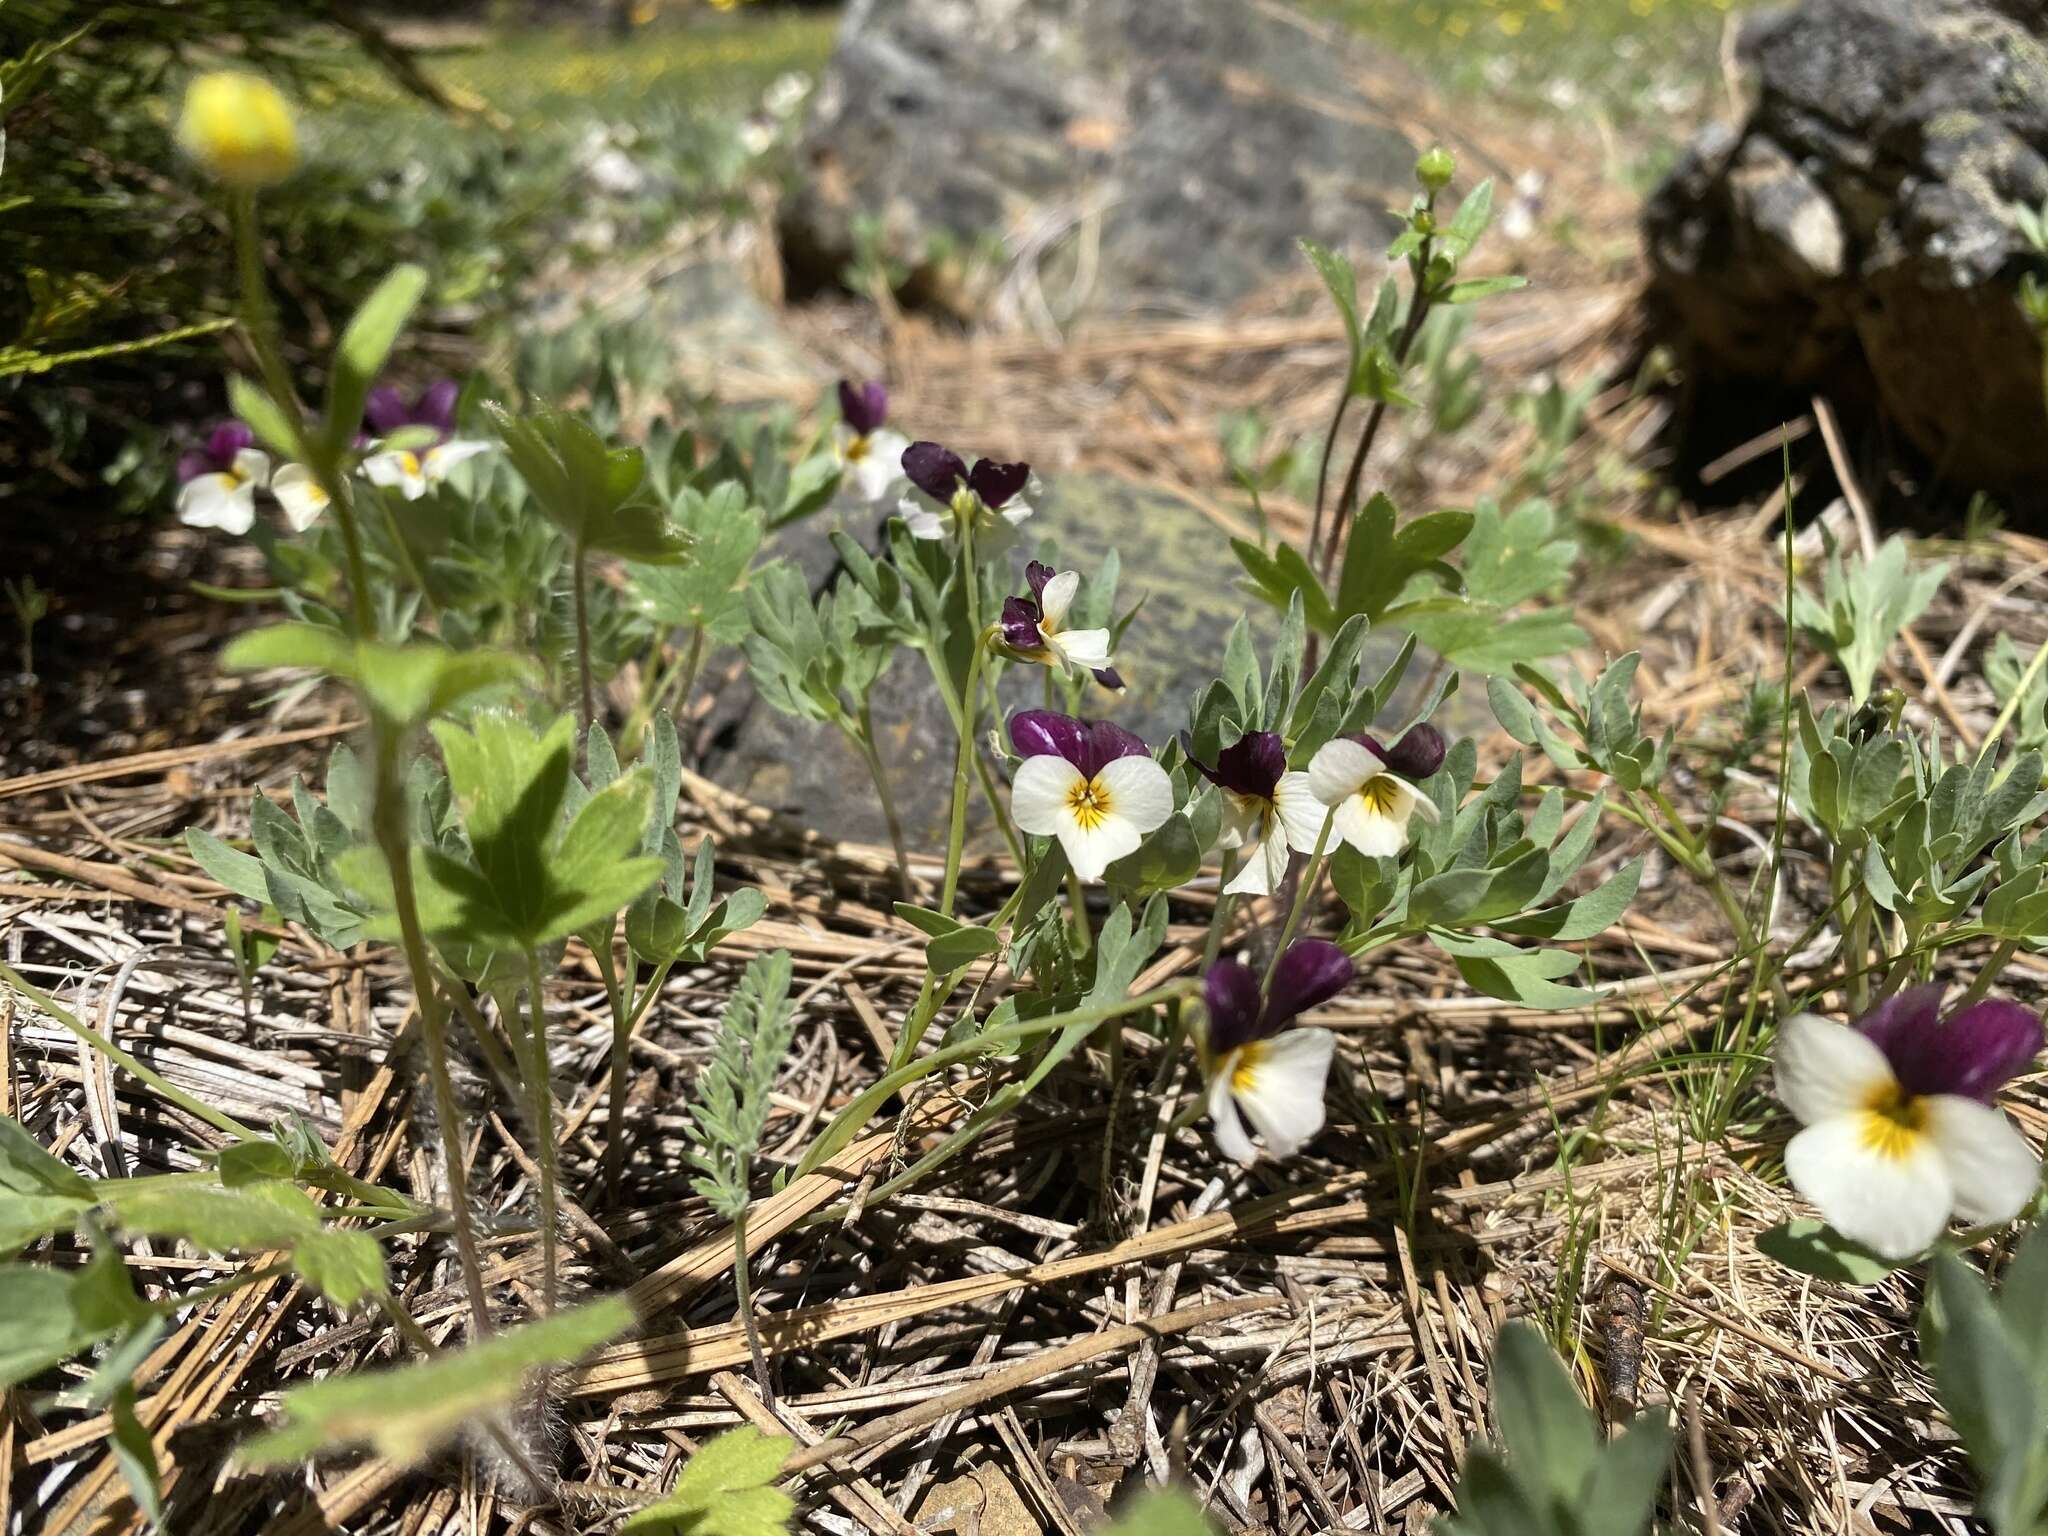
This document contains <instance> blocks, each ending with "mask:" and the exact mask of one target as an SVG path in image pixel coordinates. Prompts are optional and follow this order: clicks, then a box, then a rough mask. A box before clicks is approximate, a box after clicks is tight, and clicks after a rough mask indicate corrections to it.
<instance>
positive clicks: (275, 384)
mask: <svg viewBox="0 0 2048 1536" xmlns="http://www.w3.org/2000/svg"><path fill="white" fill-rule="evenodd" d="M228 216H229V222H230V223H232V224H233V226H234V232H235V257H236V261H237V264H238V265H239V266H240V268H241V280H242V325H243V329H244V330H245V331H247V332H248V336H249V347H250V350H251V351H253V352H254V353H255V354H256V367H257V371H258V372H259V373H261V374H262V376H263V387H264V389H265V390H266V391H268V392H269V394H270V397H271V400H272V401H273V403H275V404H276V406H277V408H278V410H279V411H280V412H281V413H282V414H283V416H284V418H285V421H286V422H287V423H288V424H289V425H290V427H291V429H292V433H293V435H294V436H295V437H296V438H297V439H298V441H299V443H300V446H301V447H302V448H303V449H304V451H305V453H306V458H307V467H308V468H309V469H311V470H312V472H313V478H314V479H316V480H318V481H319V482H320V488H321V490H323V491H325V492H326V493H327V501H328V505H329V506H331V507H332V508H333V509H334V520H335V522H336V523H338V524H339V525H340V527H341V539H342V545H343V547H344V548H345V549H346V550H347V552H348V588H349V605H350V608H351V610H352V612H353V614H354V617H355V627H356V636H357V638H358V639H364V640H367V639H370V638H372V637H373V636H374V635H375V633H376V630H375V627H374V620H373V618H372V614H371V609H370V567H369V562H368V561H367V560H365V559H364V558H363V534H362V530H361V529H360V528H359V527H357V526H356V517H355V506H354V503H353V502H352V501H351V500H350V499H349V489H348V485H347V483H346V482H345V481H344V480H343V478H342V476H341V474H340V472H339V468H338V466H337V465H336V463H335V457H334V456H335V454H336V452H337V451H338V449H337V445H336V444H334V443H331V442H329V441H326V439H325V434H323V435H322V438H321V439H320V440H318V441H315V440H314V439H312V438H309V437H308V436H307V433H306V421H305V414H304V412H303V411H301V410H300V408H299V397H298V395H297V393H296V392H295V391H294V390H293V389H292V382H291V374H290V372H289V370H287V369H286V367H285V364H284V353H283V351H282V349H281V348H280V347H279V345H278V340H277V317H276V315H275V313H274V312H273V311H272V309H271V307H270V289H269V286H268V285H267V284H266V283H265V281H264V277H263V252H262V249H261V247H260V246H259V245H258V243H257V233H256V197H255V194H254V193H252V192H236V193H235V194H233V196H232V197H231V199H230V200H229V204H228Z"/></svg>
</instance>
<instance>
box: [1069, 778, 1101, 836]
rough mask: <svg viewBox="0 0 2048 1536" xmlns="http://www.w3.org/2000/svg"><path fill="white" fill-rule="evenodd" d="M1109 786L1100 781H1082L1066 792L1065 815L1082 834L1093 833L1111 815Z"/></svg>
mask: <svg viewBox="0 0 2048 1536" xmlns="http://www.w3.org/2000/svg"><path fill="white" fill-rule="evenodd" d="M1111 809H1112V807H1111V805H1110V802H1109V786H1108V785H1106V784H1104V783H1103V782H1102V780H1100V779H1084V780H1082V781H1081V782H1080V783H1078V784H1076V785H1075V786H1074V787H1073V788H1072V789H1070V790H1068V791H1067V814H1068V815H1069V816H1071V817H1073V818H1074V825H1075V826H1077V827H1079V828H1080V829H1081V830H1082V831H1083V832H1093V831H1094V830H1095V829H1096V828H1097V827H1099V826H1101V825H1102V824H1103V822H1105V821H1107V820H1108V819H1109V817H1110V813H1111Z"/></svg>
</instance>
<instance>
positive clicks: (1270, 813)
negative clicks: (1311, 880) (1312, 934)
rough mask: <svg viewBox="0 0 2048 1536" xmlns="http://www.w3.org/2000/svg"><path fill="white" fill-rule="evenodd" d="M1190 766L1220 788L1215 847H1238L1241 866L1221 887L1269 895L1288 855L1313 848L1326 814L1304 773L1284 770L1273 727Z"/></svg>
mask: <svg viewBox="0 0 2048 1536" xmlns="http://www.w3.org/2000/svg"><path fill="white" fill-rule="evenodd" d="M1190 760H1191V761H1193V759H1192V758H1191V759H1190ZM1195 767H1196V769H1197V770H1199V771H1200V773H1201V775H1202V777H1204V778H1205V779H1207V780H1208V781H1209V782H1210V783H1211V784H1214V785H1215V786H1216V787H1217V788H1218V789H1220V790H1222V791H1223V830H1222V834H1221V835H1220V836H1219V837H1218V838H1217V840H1216V846H1217V847H1219V848H1242V849H1243V850H1244V867H1243V868H1241V869H1239V870H1238V872H1237V873H1236V874H1235V875H1234V876H1232V877H1231V881H1230V884H1228V885H1226V886H1225V887H1224V888H1223V889H1224V890H1225V891H1226V892H1228V893H1229V894H1231V895H1234V896H1270V895H1272V894H1273V892H1274V891H1276V890H1278V889H1279V888H1280V882H1281V881H1282V880H1283V879H1285V878H1286V876H1287V861H1288V856H1289V854H1290V853H1294V852H1299V853H1313V852H1315V847H1316V840H1317V838H1319V837H1321V836H1322V834H1323V822H1324V821H1325V820H1326V819H1327V818H1328V816H1329V814H1330V813H1329V810H1328V809H1327V808H1326V807H1325V806H1324V805H1323V803H1322V801H1320V800H1318V799H1317V798H1316V797H1315V793H1314V791H1313V790H1312V789H1310V787H1309V776H1308V775H1307V774H1305V773H1289V772H1288V771H1287V748H1286V746H1285V744H1284V743H1283V742H1282V741H1281V739H1280V735H1279V733H1278V732H1277V731H1252V732H1250V733H1248V734H1247V735H1245V736H1243V737H1242V738H1240V739H1239V740H1238V741H1237V743H1236V744H1235V745H1234V746H1228V747H1225V748H1224V749H1223V750H1222V751H1221V752H1219V753H1218V754H1217V756H1216V766H1215V767H1214V768H1210V767H1208V766H1207V765H1206V764H1204V763H1202V762H1199V761H1195Z"/></svg>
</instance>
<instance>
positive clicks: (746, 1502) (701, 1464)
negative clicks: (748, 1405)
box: [619, 1424, 796, 1536]
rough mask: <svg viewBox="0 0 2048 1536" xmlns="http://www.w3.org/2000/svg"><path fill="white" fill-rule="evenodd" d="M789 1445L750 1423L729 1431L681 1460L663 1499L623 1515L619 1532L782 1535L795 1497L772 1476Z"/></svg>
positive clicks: (631, 1535)
mask: <svg viewBox="0 0 2048 1536" xmlns="http://www.w3.org/2000/svg"><path fill="white" fill-rule="evenodd" d="M794 1449H795V1443H794V1442H793V1441H791V1440H788V1439H786V1438H785V1437H783V1436H781V1435H764V1434H763V1433H761V1431H760V1430H758V1429H755V1428H754V1427H753V1426H752V1425H750V1424H743V1425H741V1426H740V1427H739V1428H738V1429H729V1430H727V1431H726V1432H725V1433H724V1434H722V1435H720V1436H719V1437H718V1438H717V1439H715V1440H709V1441H706V1442H705V1443H704V1445H703V1446H702V1447H701V1448H700V1449H699V1450H698V1452H697V1454H696V1455H694V1456H692V1457H691V1458H690V1459H689V1460H688V1461H687V1462H685V1463H683V1470H682V1471H681V1472H679V1473H677V1474H676V1482H675V1486H674V1487H673V1488H671V1489H670V1490H669V1494H668V1497H667V1498H665V1499H663V1500H662V1501H661V1502H660V1503H659V1504H651V1505H649V1506H648V1507H647V1508H645V1509H643V1510H640V1511H638V1512H637V1513H635V1514H633V1515H632V1516H630V1517H628V1519H627V1520H626V1522H625V1523H624V1524H623V1525H621V1526H620V1527H619V1532H620V1536H783V1533H784V1532H786V1531H787V1530H788V1529H789V1521H790V1517H791V1516H792V1515H794V1514H795V1513H796V1500H794V1499H792V1498H791V1497H790V1496H789V1495H788V1494H786V1493H784V1492H783V1491H782V1490H781V1489H780V1488H777V1487H776V1486H775V1479H776V1478H777V1477H778V1476H779V1475H780V1474H781V1472H782V1464H783V1463H784V1462H786V1461H788V1460H789V1453H790V1452H791V1451H792V1450H794Z"/></svg>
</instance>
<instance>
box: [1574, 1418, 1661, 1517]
mask: <svg viewBox="0 0 2048 1536" xmlns="http://www.w3.org/2000/svg"><path fill="white" fill-rule="evenodd" d="M1670 1464H1671V1427H1670V1426H1669V1425H1668V1424H1666V1423H1665V1422H1664V1421H1663V1420H1662V1419H1654V1418H1648V1417H1645V1418H1640V1419H1637V1420H1636V1421H1635V1423H1633V1424H1631V1425H1629V1427H1628V1428H1627V1430H1626V1431H1624V1432H1623V1433H1622V1435H1621V1437H1620V1438H1619V1439H1617V1440H1615V1441H1612V1442H1611V1443H1610V1444H1609V1445H1608V1446H1607V1448H1606V1449H1605V1450H1604V1451H1602V1452H1601V1453H1600V1464H1599V1465H1598V1466H1597V1467H1595V1468H1594V1469H1593V1475H1592V1477H1591V1478H1589V1479H1588V1480H1587V1482H1586V1486H1585V1488H1584V1489H1583V1490H1582V1491H1581V1492H1580V1494H1579V1496H1578V1498H1577V1499H1576V1500H1575V1501H1574V1504H1573V1507H1574V1508H1575V1509H1577V1510H1578V1511H1579V1512H1580V1516H1581V1518H1582V1519H1583V1520H1584V1522H1585V1524H1584V1527H1583V1536H1639V1533H1640V1532H1641V1531H1642V1530H1643V1528H1644V1527H1645V1526H1647V1525H1648V1524H1649V1523H1650V1518H1651V1516H1652V1515H1654V1514H1655V1513H1656V1510H1657V1493H1658V1490H1659V1489H1660V1488H1661V1487H1662V1486H1663V1484H1664V1472H1665V1469H1666V1468H1667V1467H1669V1466H1670Z"/></svg>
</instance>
